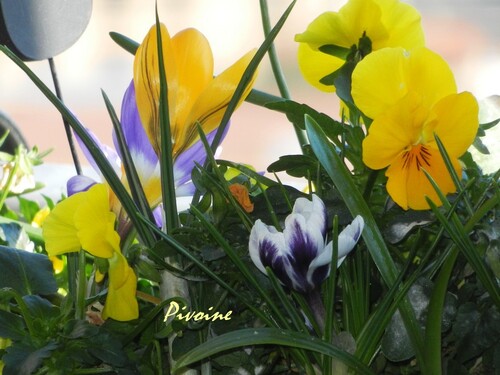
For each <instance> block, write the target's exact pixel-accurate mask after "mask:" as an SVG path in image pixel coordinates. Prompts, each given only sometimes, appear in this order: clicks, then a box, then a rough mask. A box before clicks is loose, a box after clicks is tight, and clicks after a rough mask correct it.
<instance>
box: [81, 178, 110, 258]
mask: <svg viewBox="0 0 500 375" xmlns="http://www.w3.org/2000/svg"><path fill="white" fill-rule="evenodd" d="M78 194H80V195H82V196H83V197H84V202H83V204H81V205H80V206H79V207H77V209H76V211H75V216H74V222H75V227H76V228H77V230H78V238H79V240H80V243H81V246H82V248H83V249H85V250H86V251H88V252H89V253H90V254H92V255H94V256H97V257H100V258H110V257H112V256H113V254H114V252H115V251H117V250H119V248H120V236H119V235H118V233H116V231H115V221H116V216H115V214H114V213H112V212H110V210H109V192H108V188H107V186H106V185H104V184H95V185H93V186H92V187H91V188H90V189H89V190H87V191H85V192H82V193H78ZM78 194H75V195H78Z"/></svg>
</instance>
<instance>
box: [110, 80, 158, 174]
mask: <svg viewBox="0 0 500 375" xmlns="http://www.w3.org/2000/svg"><path fill="white" fill-rule="evenodd" d="M121 125H122V130H123V135H124V137H125V142H126V143H127V146H128V148H129V150H130V154H131V155H132V158H133V159H134V161H135V160H136V159H137V158H141V159H145V161H146V163H148V164H151V165H156V164H157V163H158V157H157V155H156V153H155V151H154V150H153V146H151V142H150V141H149V138H148V136H147V134H146V131H145V130H144V127H143V126H142V122H141V118H140V116H139V110H138V109H137V102H136V99H135V88H134V81H132V82H130V85H129V86H128V88H127V90H126V91H125V94H124V96H123V101H122V110H121ZM113 142H114V144H115V148H116V150H119V149H120V148H119V147H118V143H117V140H116V134H115V133H114V132H113Z"/></svg>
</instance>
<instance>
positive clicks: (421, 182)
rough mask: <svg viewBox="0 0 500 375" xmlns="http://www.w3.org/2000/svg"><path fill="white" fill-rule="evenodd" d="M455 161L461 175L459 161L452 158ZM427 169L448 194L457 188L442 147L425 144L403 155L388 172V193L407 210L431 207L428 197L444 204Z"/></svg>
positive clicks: (439, 203)
mask: <svg viewBox="0 0 500 375" xmlns="http://www.w3.org/2000/svg"><path fill="white" fill-rule="evenodd" d="M452 163H453V166H454V168H455V170H456V172H457V173H458V175H459V176H460V165H459V163H458V160H456V159H455V160H452ZM423 169H425V170H426V171H427V172H428V173H429V174H430V175H431V176H432V178H433V179H434V180H435V181H436V183H437V184H438V186H439V188H440V189H441V191H442V192H443V193H444V194H448V193H451V192H454V191H455V185H454V184H453V181H452V179H451V177H450V174H449V173H448V170H447V169H446V165H445V164H444V161H443V158H442V157H441V155H440V153H439V150H436V149H434V148H427V147H425V146H421V145H418V146H415V147H414V149H413V150H412V151H410V152H408V153H405V154H402V155H401V156H400V157H399V158H398V159H397V160H396V161H395V162H394V163H392V164H391V166H390V167H389V168H388V169H387V172H386V176H387V177H388V181H387V192H388V193H389V195H390V196H391V198H392V199H393V200H394V201H395V202H396V203H397V204H398V205H399V206H401V207H402V208H403V209H405V210H407V209H408V208H411V209H414V210H426V209H429V205H428V204H427V201H426V200H425V196H428V197H429V198H430V199H431V200H432V201H433V202H434V203H435V204H436V205H438V206H440V205H441V201H440V200H439V198H438V195H437V193H436V192H435V190H434V188H433V187H432V185H431V183H430V182H429V180H428V179H427V177H426V176H425V174H424V172H423Z"/></svg>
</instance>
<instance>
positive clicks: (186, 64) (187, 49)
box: [171, 29, 214, 139]
mask: <svg viewBox="0 0 500 375" xmlns="http://www.w3.org/2000/svg"><path fill="white" fill-rule="evenodd" d="M172 48H173V52H174V58H175V62H176V66H177V74H178V76H177V78H178V88H177V92H176V102H175V104H176V105H175V108H173V113H171V118H172V119H175V123H173V124H172V125H171V126H172V137H173V138H174V139H182V138H183V136H182V135H181V134H182V133H184V132H185V121H186V117H187V116H188V114H189V111H190V110H191V109H192V108H193V106H194V104H195V101H196V99H197V98H198V97H199V96H200V94H201V93H202V92H203V90H205V88H206V87H207V86H208V84H209V83H210V82H211V81H212V79H213V69H214V67H213V65H214V63H213V56H212V50H211V48H210V45H209V43H208V40H207V39H206V38H205V36H204V35H203V34H202V33H200V32H199V31H198V30H196V29H186V30H183V31H181V32H179V33H178V34H176V35H175V36H174V37H173V38H172Z"/></svg>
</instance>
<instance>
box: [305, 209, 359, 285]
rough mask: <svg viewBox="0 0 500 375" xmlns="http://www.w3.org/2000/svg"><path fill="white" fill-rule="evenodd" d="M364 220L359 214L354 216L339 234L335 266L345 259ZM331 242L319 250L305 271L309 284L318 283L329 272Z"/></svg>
mask: <svg viewBox="0 0 500 375" xmlns="http://www.w3.org/2000/svg"><path fill="white" fill-rule="evenodd" d="M363 227H364V220H363V218H362V217H361V216H356V218H355V219H354V220H353V221H352V223H351V224H349V225H348V226H347V227H345V229H344V230H343V231H342V232H341V233H340V234H339V237H338V239H337V243H338V254H337V267H339V266H340V265H341V264H342V262H343V261H344V260H345V258H346V256H347V255H348V254H349V253H350V252H351V250H352V249H353V248H354V246H355V245H356V243H357V242H358V241H359V238H360V237H361V233H362V232H363ZM332 252H333V243H332V241H330V242H329V243H328V245H326V247H325V248H324V249H323V251H321V252H320V254H319V256H318V257H317V258H315V259H314V260H313V261H312V262H311V264H310V265H309V270H308V271H307V281H308V283H309V285H320V284H321V283H322V282H323V281H324V280H325V279H326V278H327V277H328V275H329V274H330V262H331V261H332Z"/></svg>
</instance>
